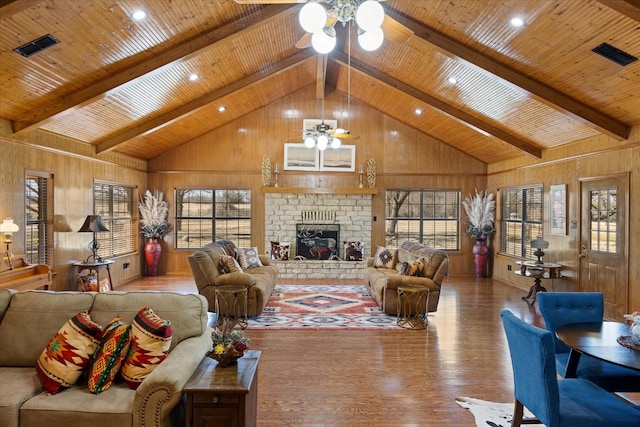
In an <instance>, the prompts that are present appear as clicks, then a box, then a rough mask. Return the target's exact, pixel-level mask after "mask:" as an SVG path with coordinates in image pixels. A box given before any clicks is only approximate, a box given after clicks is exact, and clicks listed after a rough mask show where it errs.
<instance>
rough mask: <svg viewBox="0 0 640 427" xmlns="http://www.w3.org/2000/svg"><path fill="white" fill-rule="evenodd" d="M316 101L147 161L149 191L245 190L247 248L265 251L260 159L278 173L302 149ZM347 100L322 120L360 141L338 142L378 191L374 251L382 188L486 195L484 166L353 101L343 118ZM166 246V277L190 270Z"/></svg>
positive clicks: (340, 98) (319, 180)
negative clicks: (352, 152)
mask: <svg viewBox="0 0 640 427" xmlns="http://www.w3.org/2000/svg"><path fill="white" fill-rule="evenodd" d="M314 96H315V88H314V87H308V88H305V89H303V90H301V91H298V92H296V93H295V94H293V95H291V96H289V97H287V98H284V99H282V100H280V101H278V102H275V103H273V104H271V105H269V106H267V107H265V108H262V109H260V110H257V111H255V112H253V113H251V114H248V115H246V116H244V117H242V118H240V119H238V120H235V121H233V122H231V123H229V124H228V125H226V126H224V127H222V128H220V129H217V130H216V131H214V132H211V133H208V134H206V135H202V136H201V137H199V138H197V139H195V140H193V141H191V142H189V143H186V144H183V145H182V146H180V147H178V148H176V149H174V150H172V151H170V152H167V153H165V154H163V155H161V156H159V157H157V158H155V159H153V160H151V161H150V162H149V177H148V185H149V187H150V188H151V189H154V188H158V189H161V190H163V191H165V194H166V196H167V197H168V200H169V202H170V204H172V203H173V190H174V189H175V188H184V187H187V186H188V187H194V188H199V187H214V188H249V189H251V190H252V194H253V206H252V209H253V211H252V216H253V221H252V232H253V244H254V245H255V246H257V247H258V248H264V247H265V246H264V244H265V242H264V194H263V192H262V177H261V170H262V169H261V164H262V158H263V156H264V155H267V156H269V157H270V158H271V161H272V163H273V164H275V163H278V164H279V165H280V170H281V171H282V165H283V159H284V143H286V142H301V140H302V137H301V136H302V132H301V131H302V121H303V119H305V118H307V119H315V118H322V102H321V100H316V99H315V98H314ZM347 101H348V100H347V97H346V96H345V95H344V94H342V93H340V92H337V91H329V93H327V96H326V101H325V118H326V119H337V120H338V126H341V127H345V128H347V127H349V128H350V130H351V133H352V134H356V135H360V139H359V140H356V141H353V142H351V141H349V142H343V143H346V144H354V145H356V165H359V164H361V163H366V161H367V159H368V158H369V157H373V158H374V159H375V161H376V169H377V185H376V187H377V190H378V192H377V194H376V195H375V196H373V216H374V221H373V230H372V236H371V240H370V241H371V247H372V248H375V247H376V245H383V244H384V241H385V240H384V218H385V211H384V205H385V200H384V197H385V191H386V190H387V189H397V188H402V189H404V188H410V189H426V188H430V189H433V188H436V189H453V190H460V191H461V192H462V194H463V195H466V194H468V193H471V192H473V191H474V189H475V188H485V186H486V165H485V164H484V163H482V162H480V161H478V160H477V159H474V158H472V157H470V156H468V155H466V154H464V153H462V152H460V151H458V150H456V149H454V148H452V147H450V146H448V145H446V144H443V143H442V142H439V141H437V140H434V139H433V138H430V137H429V136H427V135H425V134H423V133H421V132H419V131H417V130H415V129H413V128H410V127H408V126H406V125H404V124H402V123H400V122H399V121H397V120H395V119H392V118H390V117H388V116H385V115H383V114H382V113H380V112H378V111H376V110H373V109H371V108H369V107H366V106H364V105H362V104H360V103H357V102H355V101H353V100H352V101H351V120H350V121H349V120H347V119H346V118H345V119H343V118H342V117H343V114H346V111H347V103H348V102H347ZM349 122H350V123H349ZM357 170H358V167H356V171H357ZM280 185H281V186H282V187H302V188H305V187H306V188H314V187H321V188H348V187H353V188H356V187H357V186H358V173H357V172H350V173H343V172H336V173H330V172H299V171H282V173H281V174H280ZM170 211H172V210H171V209H170ZM172 212H173V211H172ZM167 246H168V248H167V250H166V251H165V252H166V253H167V254H168V256H167V257H166V258H165V259H166V262H167V265H166V266H164V267H165V268H166V269H167V271H190V270H189V266H188V263H187V259H186V257H187V256H188V255H189V254H190V253H191V252H192V251H184V250H181V251H175V250H173V249H171V247H172V246H173V242H172V241H169V240H168V239H167ZM471 248H472V241H471V240H470V239H467V238H466V237H465V238H464V239H463V245H462V251H461V252H460V253H452V254H451V258H452V263H451V264H452V268H451V270H452V271H451V272H452V273H453V274H470V273H471V272H472V271H473V262H472V260H471V259H470V257H468V256H465V255H462V254H470V253H471Z"/></svg>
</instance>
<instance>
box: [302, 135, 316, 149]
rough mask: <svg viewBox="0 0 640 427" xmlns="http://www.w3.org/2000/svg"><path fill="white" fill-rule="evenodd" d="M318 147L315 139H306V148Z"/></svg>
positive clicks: (309, 137)
mask: <svg viewBox="0 0 640 427" xmlns="http://www.w3.org/2000/svg"><path fill="white" fill-rule="evenodd" d="M314 145H316V140H315V139H313V137H311V136H308V137H306V138H305V139H304V146H305V147H307V148H313V146H314Z"/></svg>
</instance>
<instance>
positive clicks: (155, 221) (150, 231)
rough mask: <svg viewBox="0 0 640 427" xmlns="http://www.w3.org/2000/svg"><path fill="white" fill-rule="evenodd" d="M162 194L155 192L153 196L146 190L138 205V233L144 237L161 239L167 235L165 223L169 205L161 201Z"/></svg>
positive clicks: (167, 224) (167, 225) (168, 227)
mask: <svg viewBox="0 0 640 427" xmlns="http://www.w3.org/2000/svg"><path fill="white" fill-rule="evenodd" d="M162 197H163V194H162V192H159V191H158V190H155V191H154V192H153V194H152V193H151V192H150V191H149V190H147V191H146V193H144V197H143V198H142V200H141V201H140V203H139V204H138V209H139V210H140V216H141V219H140V232H141V233H142V235H143V236H144V237H147V238H149V237H153V238H156V239H161V238H163V237H164V236H166V235H167V233H169V230H170V226H169V223H168V222H167V216H168V215H169V205H168V204H167V202H166V201H164V200H163V199H162Z"/></svg>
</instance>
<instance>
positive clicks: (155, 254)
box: [144, 237, 162, 276]
mask: <svg viewBox="0 0 640 427" xmlns="http://www.w3.org/2000/svg"><path fill="white" fill-rule="evenodd" d="M161 253H162V248H161V247H160V242H158V239H156V238H153V237H149V238H147V243H145V245H144V259H145V261H146V264H147V276H157V275H158V265H159V264H160V254H161Z"/></svg>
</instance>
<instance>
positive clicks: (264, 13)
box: [13, 5, 298, 133]
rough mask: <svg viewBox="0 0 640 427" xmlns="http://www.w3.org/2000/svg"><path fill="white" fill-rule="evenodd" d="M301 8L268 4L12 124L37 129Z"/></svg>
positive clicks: (22, 129)
mask: <svg viewBox="0 0 640 427" xmlns="http://www.w3.org/2000/svg"><path fill="white" fill-rule="evenodd" d="M296 10H298V7H297V6H294V7H291V6H290V5H274V6H267V7H265V8H263V9H260V10H258V11H257V12H255V13H252V14H251V15H248V16H245V17H243V18H240V19H238V20H236V21H233V22H232V23H230V24H228V25H225V26H224V27H221V28H217V29H215V30H212V31H210V32H208V33H206V34H203V35H202V36H200V37H198V38H196V39H193V40H189V41H186V42H185V43H182V44H180V45H178V46H175V47H173V48H171V49H170V50H168V51H166V52H162V53H160V54H158V55H154V56H153V57H152V58H151V59H149V60H147V61H144V62H142V63H140V64H138V65H135V66H133V67H131V68H128V69H126V70H123V71H121V72H119V73H116V74H114V75H112V76H110V77H108V78H106V79H104V80H102V81H100V82H96V83H95V84H93V85H91V86H89V87H87V88H85V89H81V90H79V91H77V92H75V93H72V94H70V95H67V96H63V97H60V98H59V99H58V100H57V101H56V102H55V103H53V104H51V105H49V106H43V107H39V108H36V109H34V110H33V111H32V112H31V113H30V114H29V115H26V116H24V117H22V118H21V119H20V120H19V121H15V122H14V123H13V132H14V133H22V132H26V131H29V130H33V129H36V128H38V127H40V126H42V125H44V124H46V123H48V122H50V121H51V120H53V119H54V118H57V117H61V116H63V115H65V114H68V113H70V112H72V111H74V110H77V109H79V108H82V107H84V106H86V105H89V104H91V103H93V102H96V101H98V100H100V99H102V98H104V97H106V96H107V94H108V93H110V92H111V91H113V90H114V89H116V88H118V87H120V86H123V85H125V84H130V83H133V82H134V81H136V80H137V79H140V78H142V77H144V76H147V75H150V74H151V73H158V72H161V71H164V70H165V69H166V68H167V67H171V66H173V65H174V64H176V63H179V62H183V61H188V60H189V59H191V58H193V57H195V56H198V55H201V54H202V53H204V52H207V51H209V50H211V49H213V48H215V47H216V46H217V45H218V43H221V42H224V43H229V42H231V41H233V40H234V39H237V38H239V37H242V36H244V35H245V34H246V33H247V32H250V31H254V30H255V29H256V28H258V27H261V26H264V25H267V24H269V23H270V22H271V21H273V20H275V19H278V18H280V17H282V16H285V15H287V14H290V13H293V12H294V11H296Z"/></svg>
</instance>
